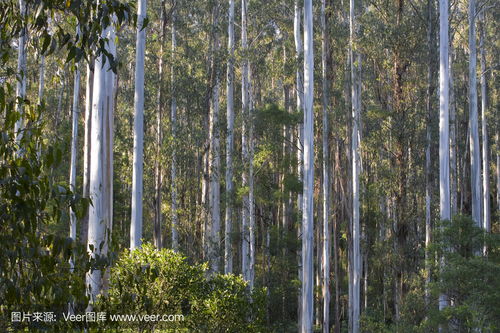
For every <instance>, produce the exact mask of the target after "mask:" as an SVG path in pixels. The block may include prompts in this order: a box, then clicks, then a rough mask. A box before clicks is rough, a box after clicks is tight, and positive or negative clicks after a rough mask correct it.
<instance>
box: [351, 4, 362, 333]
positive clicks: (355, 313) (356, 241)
mask: <svg viewBox="0 0 500 333" xmlns="http://www.w3.org/2000/svg"><path fill="white" fill-rule="evenodd" d="M357 31H358V28H357V23H356V18H355V8H354V0H350V6H349V53H350V56H349V58H350V60H351V63H350V65H351V98H352V136H351V151H352V242H353V245H352V256H351V258H352V264H351V266H352V298H351V301H352V305H351V309H352V325H351V327H352V332H353V333H358V332H359V319H360V295H361V290H360V282H361V250H360V234H361V229H360V216H359V182H360V180H359V174H360V170H361V163H360V152H359V138H360V135H359V122H360V116H361V92H360V84H359V74H360V73H359V69H360V66H361V64H360V61H361V57H360V55H359V53H358V52H355V51H354V43H355V39H356V38H357V36H356V35H357ZM355 59H356V60H355Z"/></svg>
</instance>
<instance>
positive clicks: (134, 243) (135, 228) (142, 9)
mask: <svg viewBox="0 0 500 333" xmlns="http://www.w3.org/2000/svg"><path fill="white" fill-rule="evenodd" d="M145 18H146V0H140V1H139V4H138V7H137V44H136V55H135V98H134V160H133V174H132V216H131V217H132V221H131V225H130V249H131V250H134V249H136V248H140V247H141V243H142V241H141V238H142V191H143V186H142V180H143V161H144V158H143V150H144V51H145V50H144V49H145V46H146V29H145V28H143V22H144V19H145Z"/></svg>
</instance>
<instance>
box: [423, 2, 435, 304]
mask: <svg viewBox="0 0 500 333" xmlns="http://www.w3.org/2000/svg"><path fill="white" fill-rule="evenodd" d="M433 13H434V2H433V0H428V1H427V56H428V60H427V96H426V98H427V101H426V103H427V105H426V107H427V119H426V125H425V126H426V137H425V140H426V141H425V262H426V267H425V274H426V276H425V298H426V300H425V301H426V303H427V304H428V303H429V301H430V299H429V297H430V291H429V283H430V281H431V271H430V261H429V259H430V257H429V256H430V250H429V245H430V242H431V233H432V229H431V198H432V181H431V165H432V162H431V145H432V133H431V120H432V96H433V91H434V85H433V81H434V80H433V79H434V77H433V75H432V73H433V66H432V62H433V59H434V52H433V50H434V45H433V38H432V36H433V25H432V22H433V20H434V17H433Z"/></svg>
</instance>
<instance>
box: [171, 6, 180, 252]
mask: <svg viewBox="0 0 500 333" xmlns="http://www.w3.org/2000/svg"><path fill="white" fill-rule="evenodd" d="M176 48H177V33H176V31H175V11H174V12H173V13H172V57H175V52H176ZM170 68H171V69H170V72H171V76H170V85H171V87H172V88H171V89H172V100H171V105H170V121H171V125H172V135H173V137H174V139H175V138H176V134H177V98H176V96H175V95H176V91H175V66H174V62H172V66H171V67H170ZM173 147H174V148H173V151H172V165H171V168H170V177H171V196H172V197H171V198H172V202H171V209H172V249H174V250H175V251H178V250H179V233H178V230H179V216H178V214H177V149H176V147H175V143H174V145H173Z"/></svg>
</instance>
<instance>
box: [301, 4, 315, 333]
mask: <svg viewBox="0 0 500 333" xmlns="http://www.w3.org/2000/svg"><path fill="white" fill-rule="evenodd" d="M313 39H314V38H313V11H312V0H304V184H303V195H304V197H303V211H302V318H301V320H302V322H301V327H300V331H301V332H302V333H306V332H312V323H313V303H314V302H313V286H314V281H313V249H314V241H313V236H314V232H313V229H314V221H313V216H314V215H313V213H314V199H313V191H314V128H313V127H314V126H313V125H314V113H313V100H314V49H313Z"/></svg>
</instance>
